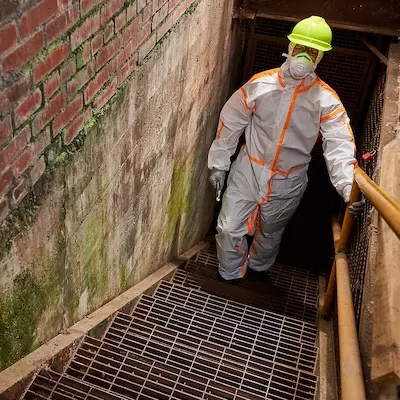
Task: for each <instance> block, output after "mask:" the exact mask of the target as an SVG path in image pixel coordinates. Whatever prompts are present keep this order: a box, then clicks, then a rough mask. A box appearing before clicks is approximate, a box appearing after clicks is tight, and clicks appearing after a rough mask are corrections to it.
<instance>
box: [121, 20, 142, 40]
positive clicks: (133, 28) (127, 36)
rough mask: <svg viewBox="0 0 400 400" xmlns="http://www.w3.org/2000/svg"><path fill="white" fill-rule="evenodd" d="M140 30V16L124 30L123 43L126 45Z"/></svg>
mask: <svg viewBox="0 0 400 400" xmlns="http://www.w3.org/2000/svg"><path fill="white" fill-rule="evenodd" d="M139 30H140V17H136V18H135V19H134V20H133V21H132V22H131V23H130V24H129V25H128V26H127V27H126V28H125V30H124V31H123V32H122V37H123V42H124V43H123V44H124V45H126V44H127V43H129V42H130V41H131V39H132V38H133V37H135V35H136V34H137V33H138V32H139Z"/></svg>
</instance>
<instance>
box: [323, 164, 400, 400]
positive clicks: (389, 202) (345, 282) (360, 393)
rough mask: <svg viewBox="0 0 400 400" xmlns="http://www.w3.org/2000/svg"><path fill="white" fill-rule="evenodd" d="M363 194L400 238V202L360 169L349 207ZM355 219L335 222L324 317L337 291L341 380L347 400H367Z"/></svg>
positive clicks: (347, 213) (348, 213) (356, 171)
mask: <svg viewBox="0 0 400 400" xmlns="http://www.w3.org/2000/svg"><path fill="white" fill-rule="evenodd" d="M361 193H363V194H364V195H365V197H366V198H367V199H368V200H369V201H370V203H371V204H372V205H373V206H374V207H375V208H376V210H377V211H378V213H379V215H380V216H381V217H382V218H383V219H384V220H385V221H386V223H387V224H388V225H389V226H390V227H391V229H392V230H393V232H395V234H396V235H397V237H398V238H400V203H399V202H398V201H397V200H396V199H394V198H393V197H392V196H390V195H389V194H387V193H386V192H385V191H384V190H383V189H381V188H380V187H379V186H378V185H377V184H376V183H375V182H373V181H372V179H371V178H369V177H368V175H367V174H366V173H365V172H364V171H363V170H362V169H361V168H360V167H356V168H355V170H354V183H353V186H352V190H351V194H350V201H349V204H352V203H353V202H355V201H358V200H359V199H360V198H361ZM353 222H354V219H353V217H352V216H351V214H350V212H349V207H347V209H346V214H345V217H344V220H343V226H342V228H340V225H339V222H338V221H337V219H336V218H334V219H333V222H332V230H333V238H334V245H335V263H334V265H333V266H332V270H331V275H330V278H329V283H328V288H327V291H326V294H325V301H324V304H323V307H322V310H321V315H322V317H324V318H326V317H327V316H329V315H330V313H331V311H332V308H333V301H334V299H335V292H337V304H338V321H339V351H340V371H341V373H340V375H341V377H340V379H341V387H342V398H343V399H344V400H347V399H351V400H356V399H357V400H358V399H365V398H366V397H365V388H364V381H363V374H362V366H361V358H360V350H359V344H358V337H357V328H356V320H355V315H354V307H353V301H352V294H351V287H350V276H349V267H348V260H347V256H346V248H347V244H348V241H349V238H350V235H351V231H352V226H353ZM335 289H336V290H335Z"/></svg>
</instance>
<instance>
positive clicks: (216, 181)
mask: <svg viewBox="0 0 400 400" xmlns="http://www.w3.org/2000/svg"><path fill="white" fill-rule="evenodd" d="M225 175H226V171H221V170H220V169H216V168H213V169H212V170H211V173H210V178H209V180H210V182H211V185H213V186H214V189H216V190H222V188H223V186H224V183H225Z"/></svg>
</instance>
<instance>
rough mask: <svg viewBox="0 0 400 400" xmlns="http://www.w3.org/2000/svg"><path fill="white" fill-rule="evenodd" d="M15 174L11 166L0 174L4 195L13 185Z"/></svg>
mask: <svg viewBox="0 0 400 400" xmlns="http://www.w3.org/2000/svg"><path fill="white" fill-rule="evenodd" d="M13 179H14V175H13V173H12V171H11V168H8V169H7V170H6V171H4V172H3V173H2V174H1V175H0V194H1V195H3V194H4V193H5V192H6V190H7V189H8V188H9V187H10V186H11V184H12V181H13Z"/></svg>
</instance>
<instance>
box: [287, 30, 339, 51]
mask: <svg viewBox="0 0 400 400" xmlns="http://www.w3.org/2000/svg"><path fill="white" fill-rule="evenodd" d="M288 39H289V40H290V41H291V42H292V43H295V44H301V45H302V46H307V47H311V48H313V49H316V50H320V51H329V50H332V46H331V45H330V44H329V43H327V42H323V41H321V40H316V39H312V38H309V37H305V36H302V35H298V34H295V33H292V34H290V35H289V36H288Z"/></svg>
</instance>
